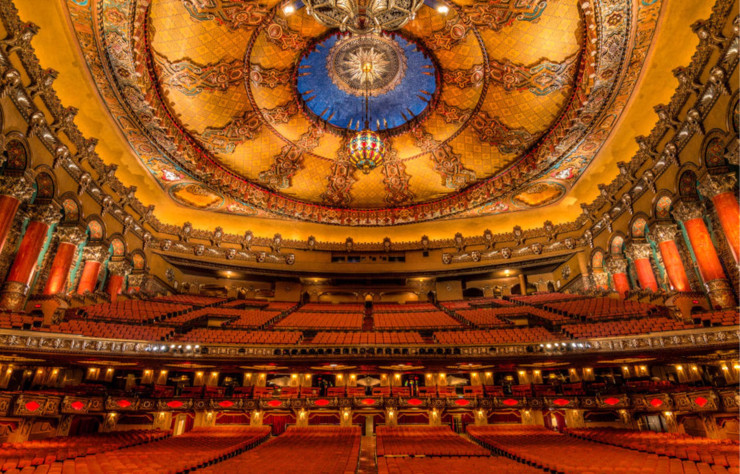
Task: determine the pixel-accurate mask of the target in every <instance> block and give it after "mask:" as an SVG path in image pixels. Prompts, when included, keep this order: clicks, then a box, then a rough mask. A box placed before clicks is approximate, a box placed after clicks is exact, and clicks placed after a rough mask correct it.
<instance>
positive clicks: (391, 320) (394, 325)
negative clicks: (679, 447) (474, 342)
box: [373, 311, 462, 329]
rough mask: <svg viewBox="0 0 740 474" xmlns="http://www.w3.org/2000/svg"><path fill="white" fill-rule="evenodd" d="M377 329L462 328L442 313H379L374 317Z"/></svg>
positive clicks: (458, 323)
mask: <svg viewBox="0 0 740 474" xmlns="http://www.w3.org/2000/svg"><path fill="white" fill-rule="evenodd" d="M373 320H374V326H375V329H424V328H428V329H434V328H455V327H462V324H460V322H459V321H457V320H456V319H455V318H453V317H452V316H450V315H449V314H447V313H444V312H442V311H429V312H421V313H379V314H374V315H373Z"/></svg>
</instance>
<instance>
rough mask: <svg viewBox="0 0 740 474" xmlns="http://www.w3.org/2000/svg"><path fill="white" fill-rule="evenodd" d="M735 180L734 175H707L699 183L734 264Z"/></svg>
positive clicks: (738, 213)
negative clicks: (715, 212) (717, 220)
mask: <svg viewBox="0 0 740 474" xmlns="http://www.w3.org/2000/svg"><path fill="white" fill-rule="evenodd" d="M736 185H737V178H736V177H735V174H734V173H729V174H722V175H711V174H707V175H706V176H704V178H702V179H701V181H700V182H699V191H700V192H701V193H702V195H704V196H705V197H707V198H709V199H711V200H712V203H713V204H714V208H715V209H716V210H717V217H719V223H720V225H721V226H722V233H724V234H725V239H727V243H728V244H729V246H730V250H731V251H732V256H733V257H734V258H735V263H738V262H739V261H740V260H738V259H739V258H740V205H738V202H737V194H736Z"/></svg>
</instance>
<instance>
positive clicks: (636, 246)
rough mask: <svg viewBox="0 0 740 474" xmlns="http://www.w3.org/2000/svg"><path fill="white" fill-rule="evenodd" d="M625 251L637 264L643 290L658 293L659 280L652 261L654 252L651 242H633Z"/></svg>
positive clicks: (638, 277)
mask: <svg viewBox="0 0 740 474" xmlns="http://www.w3.org/2000/svg"><path fill="white" fill-rule="evenodd" d="M625 253H626V254H627V256H628V257H629V258H630V260H632V263H634V265H635V270H636V271H637V279H638V280H639V282H640V287H641V288H642V289H643V290H650V291H653V292H656V293H657V291H658V282H657V280H656V279H655V273H654V272H653V265H652V264H651V263H650V256H651V255H652V253H653V250H652V248H650V244H648V243H647V242H645V243H642V242H639V243H638V242H632V243H630V245H629V246H628V248H627V251H626V252H625Z"/></svg>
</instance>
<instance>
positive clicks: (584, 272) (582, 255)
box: [576, 250, 591, 290]
mask: <svg viewBox="0 0 740 474" xmlns="http://www.w3.org/2000/svg"><path fill="white" fill-rule="evenodd" d="M576 258H577V259H578V269H579V270H580V271H581V280H582V281H583V289H584V290H588V289H590V288H591V285H590V284H589V278H588V276H589V275H588V259H587V258H586V252H585V251H584V250H581V251H580V252H578V253H577V254H576Z"/></svg>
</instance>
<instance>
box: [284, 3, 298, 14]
mask: <svg viewBox="0 0 740 474" xmlns="http://www.w3.org/2000/svg"><path fill="white" fill-rule="evenodd" d="M283 13H284V14H285V15H290V14H292V13H295V7H294V6H293V5H285V6H284V7H283Z"/></svg>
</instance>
